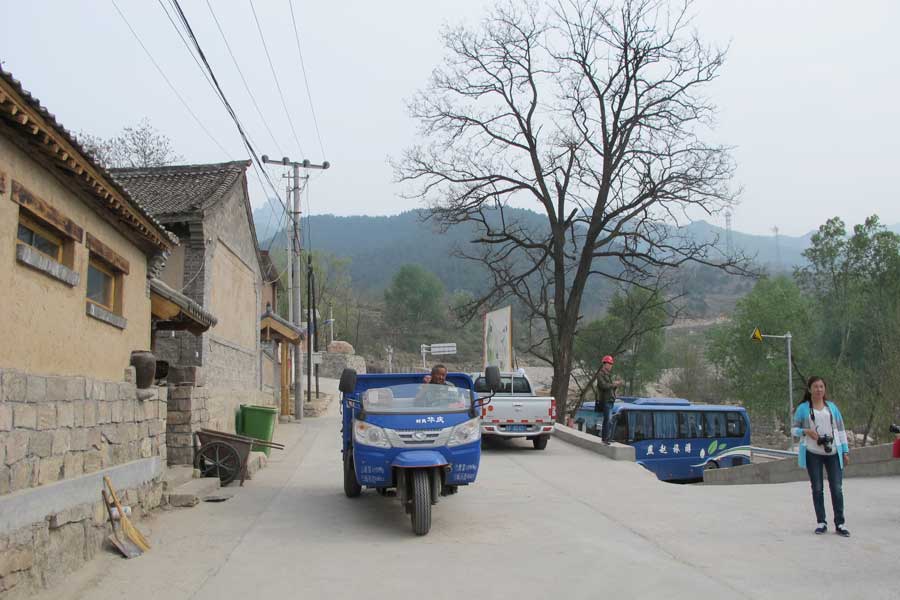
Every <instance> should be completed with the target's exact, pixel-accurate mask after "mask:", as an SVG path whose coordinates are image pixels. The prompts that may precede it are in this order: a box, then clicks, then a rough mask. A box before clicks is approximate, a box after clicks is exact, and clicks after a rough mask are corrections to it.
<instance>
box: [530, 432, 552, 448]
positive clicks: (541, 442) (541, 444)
mask: <svg viewBox="0 0 900 600" xmlns="http://www.w3.org/2000/svg"><path fill="white" fill-rule="evenodd" d="M549 441H550V436H549V435H539V436H537V437H536V438H534V439H532V440H531V443H532V444H534V449H535V450H543V449H544V448H546V447H547V442H549Z"/></svg>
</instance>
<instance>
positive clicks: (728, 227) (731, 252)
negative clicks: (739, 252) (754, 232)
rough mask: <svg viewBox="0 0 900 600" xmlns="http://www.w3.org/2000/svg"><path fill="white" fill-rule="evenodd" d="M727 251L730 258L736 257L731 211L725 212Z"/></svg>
mask: <svg viewBox="0 0 900 600" xmlns="http://www.w3.org/2000/svg"><path fill="white" fill-rule="evenodd" d="M725 251H726V252H727V253H728V258H731V257H732V256H734V238H732V235H731V211H730V210H726V211H725Z"/></svg>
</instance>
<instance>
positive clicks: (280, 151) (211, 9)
mask: <svg viewBox="0 0 900 600" xmlns="http://www.w3.org/2000/svg"><path fill="white" fill-rule="evenodd" d="M206 6H207V7H208V8H209V14H211V15H212V18H213V21H215V22H216V27H217V28H218V29H219V33H220V34H221V35H222V41H223V42H225V47H226V48H227V49H228V54H229V55H230V56H231V61H232V62H233V63H234V67H235V68H236V69H237V72H238V74H239V75H240V76H241V81H243V82H244V89H245V90H247V94H248V95H249V96H250V100H252V101H253V106H254V107H255V108H256V113H257V114H258V115H259V118H260V119H261V120H262V122H263V125H264V126H265V128H266V131H268V132H269V137H270V138H271V139H272V143H273V144H274V145H275V148H277V149H278V153H279V154H281V155H284V151H283V150H282V149H281V146H280V145H279V144H278V140H276V139H275V134H274V133H272V129H271V128H270V127H269V123H268V121H266V117H265V116H263V112H262V110H261V109H260V108H259V104H258V103H257V102H256V97H255V96H254V95H253V92H252V91H251V89H250V85H249V84H248V83H247V79H246V78H245V77H244V72H243V71H242V70H241V67H240V65H239V64H238V61H237V58H236V57H235V55H234V52H233V51H232V50H231V44H229V43H228V38H227V37H226V36H225V32H224V31H223V30H222V25H221V24H220V23H219V19H218V18H217V17H216V13H215V12H214V11H213V7H212V4H210V2H209V0H206Z"/></svg>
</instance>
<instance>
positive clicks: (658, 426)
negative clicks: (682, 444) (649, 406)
mask: <svg viewBox="0 0 900 600" xmlns="http://www.w3.org/2000/svg"><path fill="white" fill-rule="evenodd" d="M653 436H654V437H655V438H656V439H675V438H677V437H678V413H676V412H674V411H656V412H654V413H653Z"/></svg>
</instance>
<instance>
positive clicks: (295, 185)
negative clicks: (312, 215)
mask: <svg viewBox="0 0 900 600" xmlns="http://www.w3.org/2000/svg"><path fill="white" fill-rule="evenodd" d="M262 161H263V162H264V163H268V164H273V165H283V166H285V167H292V168H293V173H292V175H293V178H292V179H293V181H292V182H291V183H292V185H291V189H292V191H293V192H294V210H293V212H292V214H291V223H292V231H293V236H292V237H293V240H292V242H291V281H292V283H293V287H292V288H291V312H293V315H292V317H293V323H294V325H295V326H296V327H297V329H300V325H301V320H302V318H303V317H302V314H303V313H302V312H301V311H300V249H301V245H300V168H301V167H303V168H304V169H327V168H328V167H330V166H331V164H330V163H329V162H328V161H327V160H326V161H325V162H323V163H322V164H321V165H314V164H312V163H310V162H309V161H308V160H306V159H304V160H302V161H300V162H297V161H292V160H291V159H290V158H288V157H287V156H285V157H284V158H282V159H281V160H280V161H278V160H269V157H268V156H266V155H265V154H263V156H262ZM308 341H309V335H308V334H307V343H308ZM298 350H299V346H298ZM299 354H300V352H297V355H296V356H294V418H295V419H296V420H298V421H301V420H302V419H303V360H302V358H301V357H300V356H299Z"/></svg>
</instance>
